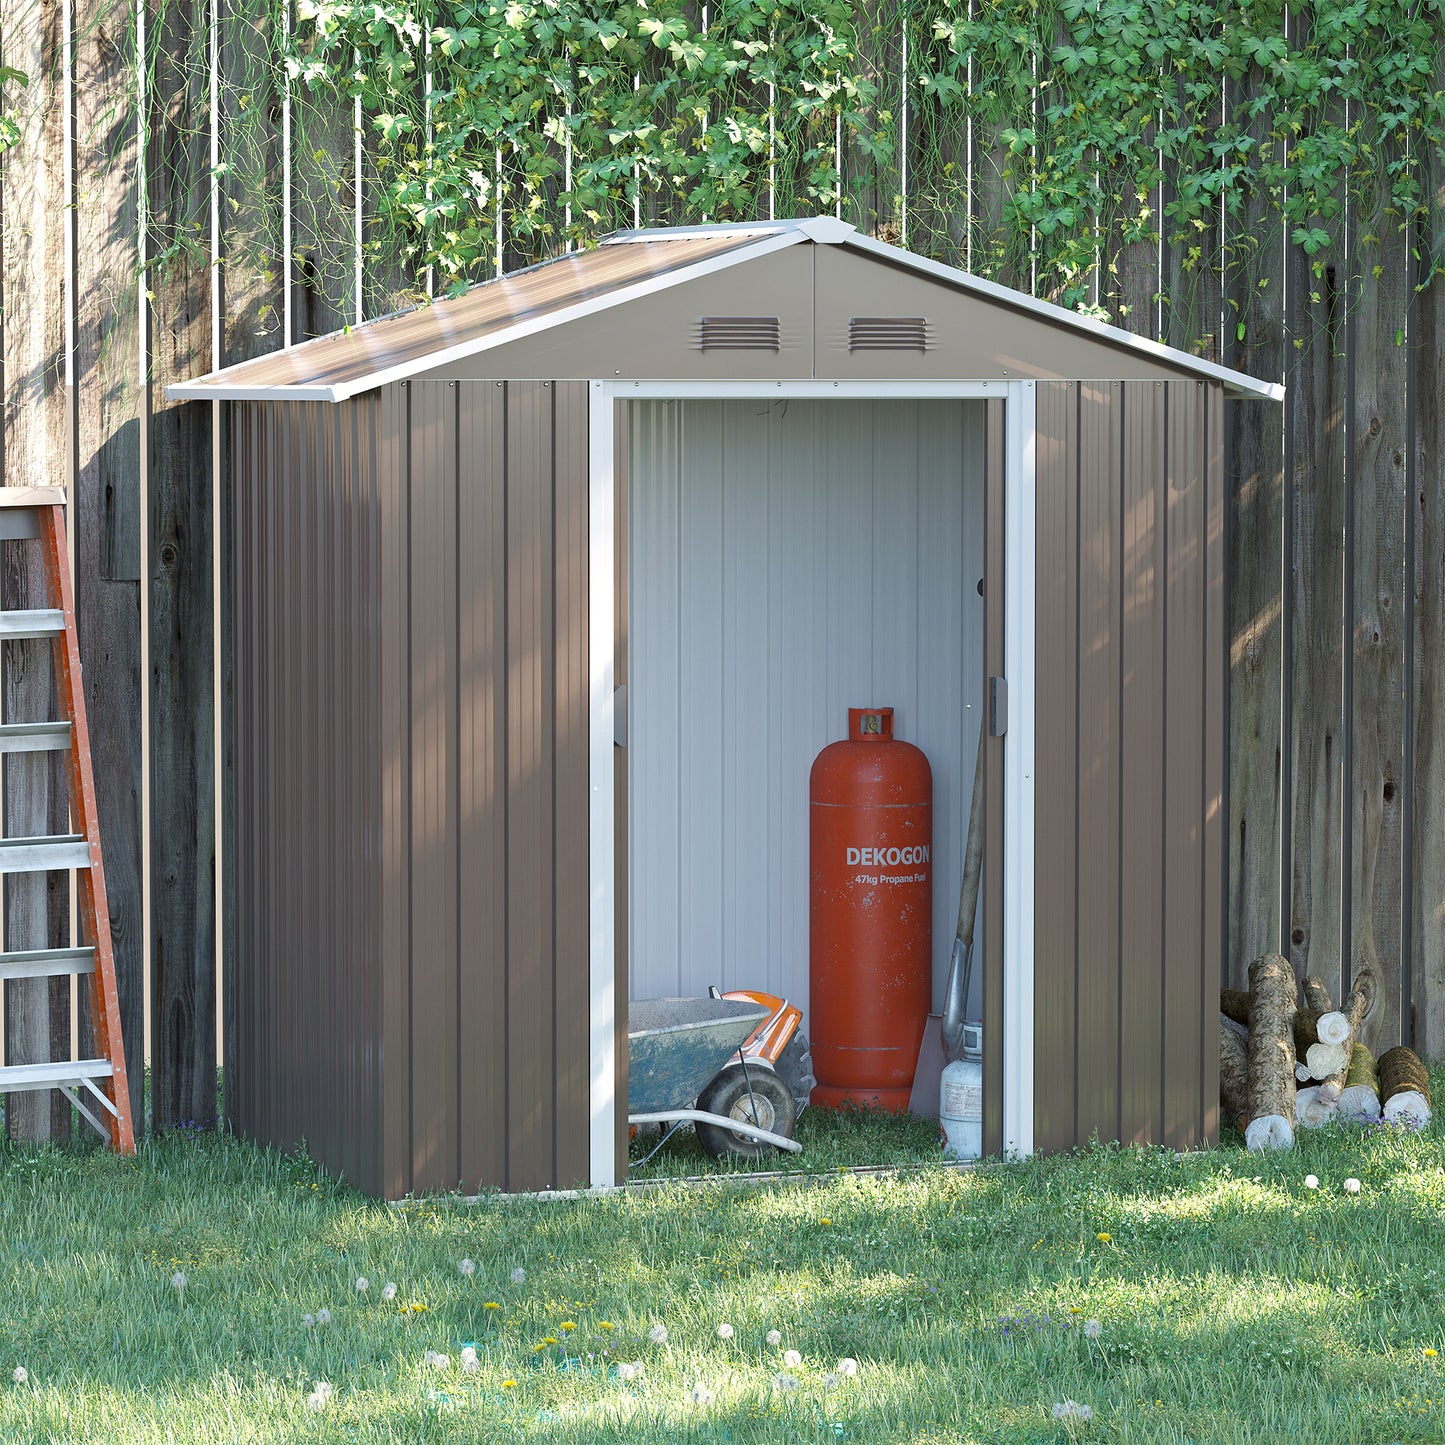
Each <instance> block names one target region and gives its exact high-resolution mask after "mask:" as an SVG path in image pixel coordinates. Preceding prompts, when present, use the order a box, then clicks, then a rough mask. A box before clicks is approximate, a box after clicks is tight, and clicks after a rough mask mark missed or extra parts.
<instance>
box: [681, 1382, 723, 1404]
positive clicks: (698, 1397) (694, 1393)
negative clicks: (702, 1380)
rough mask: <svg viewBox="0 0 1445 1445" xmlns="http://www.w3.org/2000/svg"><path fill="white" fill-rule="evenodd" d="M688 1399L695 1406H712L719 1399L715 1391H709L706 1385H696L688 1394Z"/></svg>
mask: <svg viewBox="0 0 1445 1445" xmlns="http://www.w3.org/2000/svg"><path fill="white" fill-rule="evenodd" d="M687 1397H688V1399H689V1400H691V1401H692V1403H693V1404H694V1405H711V1404H712V1402H713V1401H714V1400H715V1399H716V1398H717V1395H716V1394H715V1392H714V1391H712V1390H709V1389H708V1387H707V1386H706V1385H694V1386H693V1387H692V1389H691V1390H690V1391H689V1392H688V1396H687Z"/></svg>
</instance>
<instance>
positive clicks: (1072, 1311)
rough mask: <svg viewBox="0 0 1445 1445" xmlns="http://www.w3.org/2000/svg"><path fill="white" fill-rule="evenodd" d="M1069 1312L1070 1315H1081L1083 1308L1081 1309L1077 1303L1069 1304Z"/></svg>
mask: <svg viewBox="0 0 1445 1445" xmlns="http://www.w3.org/2000/svg"><path fill="white" fill-rule="evenodd" d="M1069 1313H1070V1314H1071V1315H1081V1314H1083V1310H1081V1309H1080V1308H1079V1307H1078V1305H1070V1306H1069Z"/></svg>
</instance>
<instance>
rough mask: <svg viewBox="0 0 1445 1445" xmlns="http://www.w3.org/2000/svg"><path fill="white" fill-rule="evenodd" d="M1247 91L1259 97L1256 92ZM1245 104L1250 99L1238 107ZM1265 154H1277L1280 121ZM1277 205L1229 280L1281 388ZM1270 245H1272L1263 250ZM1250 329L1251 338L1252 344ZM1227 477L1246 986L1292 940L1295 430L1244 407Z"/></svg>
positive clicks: (1257, 353) (1233, 852) (1235, 916)
mask: <svg viewBox="0 0 1445 1445" xmlns="http://www.w3.org/2000/svg"><path fill="white" fill-rule="evenodd" d="M1246 89H1247V87H1246ZM1232 102H1233V104H1234V105H1236V106H1237V105H1239V104H1241V103H1242V97H1241V96H1239V95H1237V94H1236V95H1235V96H1233V97H1232ZM1251 133H1252V135H1253V136H1254V139H1255V141H1256V143H1257V144H1262V145H1276V144H1281V143H1282V142H1281V141H1280V140H1279V139H1278V138H1271V137H1270V135H1269V131H1268V118H1267V117H1266V118H1264V119H1263V120H1258V119H1257V120H1255V121H1254V122H1253V123H1252V126H1251ZM1278 234H1279V230H1278V215H1277V212H1276V209H1275V206H1274V204H1273V202H1272V199H1271V198H1270V197H1269V196H1268V195H1267V194H1264V193H1263V192H1262V191H1255V192H1252V193H1250V194H1248V195H1246V196H1244V197H1243V198H1242V200H1241V204H1240V206H1239V209H1238V210H1237V211H1234V212H1233V213H1232V214H1231V215H1230V218H1229V228H1228V234H1227V243H1228V251H1229V272H1228V275H1227V277H1226V294H1227V297H1228V303H1229V305H1228V308H1227V309H1226V313H1225V324H1226V326H1227V327H1229V328H1234V329H1233V330H1232V331H1231V333H1230V335H1229V336H1228V338H1227V340H1228V345H1227V346H1226V350H1225V356H1226V360H1227V363H1228V364H1229V365H1230V366H1233V367H1236V368H1238V369H1239V370H1240V371H1245V372H1248V373H1249V374H1250V375H1252V376H1258V377H1263V378H1264V379H1266V380H1269V381H1275V380H1279V379H1280V378H1281V377H1282V375H1283V372H1284V311H1283V307H1284V275H1283V257H1282V255H1281V252H1280V247H1279V244H1278V241H1277V240H1275V241H1274V242H1273V244H1270V243H1269V242H1268V239H1267V238H1271V237H1275V238H1277V237H1278ZM1262 238H1263V239H1262ZM1240 328H1242V331H1243V334H1242V335H1241V334H1240ZM1230 420H1231V422H1232V426H1231V428H1230V436H1229V448H1228V451H1227V453H1226V468H1227V473H1228V476H1229V479H1230V484H1231V486H1232V489H1233V496H1232V503H1231V505H1232V512H1233V515H1232V517H1231V519H1230V557H1229V576H1230V579H1231V596H1230V615H1229V636H1230V680H1229V729H1230V741H1229V897H1230V932H1229V949H1228V964H1227V971H1226V979H1227V981H1228V982H1229V983H1231V984H1234V985H1236V986H1238V985H1239V984H1240V983H1241V981H1242V980H1244V979H1245V978H1246V975H1247V972H1248V969H1249V964H1250V961H1251V960H1252V959H1254V958H1256V957H1257V956H1258V955H1259V954H1261V953H1277V952H1278V951H1279V944H1280V937H1279V925H1280V735H1281V734H1280V708H1281V686H1282V681H1283V639H1282V635H1281V630H1280V599H1281V586H1282V576H1281V556H1282V547H1283V535H1282V529H1283V511H1282V508H1283V490H1284V471H1283V469H1284V428H1283V423H1282V420H1281V417H1280V413H1279V409H1278V408H1277V407H1274V406H1263V405H1259V404H1255V403H1247V404H1244V405H1236V406H1235V407H1234V408H1233V414H1232V416H1231V418H1230Z"/></svg>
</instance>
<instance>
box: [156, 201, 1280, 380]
mask: <svg viewBox="0 0 1445 1445" xmlns="http://www.w3.org/2000/svg"><path fill="white" fill-rule="evenodd" d="M807 243H813V244H817V245H829V246H835V245H836V246H842V247H846V248H848V249H849V250H850V251H852V252H854V253H856V254H857V255H859V256H860V257H870V258H872V259H873V261H875V262H876V263H879V264H882V265H886V266H888V267H890V268H892V267H901V268H904V269H906V270H911V271H914V272H917V273H919V274H920V275H921V276H925V277H927V278H928V279H929V280H931V281H933V282H934V283H936V284H937V283H941V284H944V285H947V286H951V287H953V288H955V289H957V290H958V291H961V292H964V293H966V294H970V295H973V296H975V297H977V298H978V299H979V300H985V301H988V302H992V303H994V304H995V305H998V306H1002V307H1005V308H1008V309H1010V310H1012V311H1014V312H1016V313H1020V314H1022V315H1027V316H1028V317H1029V318H1030V319H1032V320H1033V321H1034V322H1035V324H1037V323H1038V322H1040V321H1042V322H1044V323H1046V324H1048V325H1050V326H1053V327H1056V328H1059V329H1061V330H1063V331H1065V332H1068V333H1072V334H1073V335H1074V336H1075V337H1076V338H1077V340H1080V341H1086V342H1090V343H1093V344H1094V345H1097V346H1099V347H1100V348H1101V349H1102V350H1104V351H1113V352H1115V353H1116V354H1117V353H1119V352H1120V351H1122V352H1124V353H1127V354H1128V355H1129V356H1130V357H1131V359H1132V361H1133V363H1134V364H1135V365H1137V364H1138V362H1140V361H1141V360H1142V361H1148V360H1152V361H1153V362H1155V363H1157V364H1159V365H1160V366H1161V367H1165V368H1168V369H1170V370H1173V371H1183V372H1186V373H1189V374H1193V375H1196V376H1199V377H1201V378H1208V379H1209V380H1212V381H1216V382H1219V383H1221V384H1222V385H1223V387H1224V390H1225V394H1226V395H1228V396H1232V397H1239V398H1246V397H1254V398H1263V399H1267V400H1279V399H1280V398H1281V397H1282V396H1283V395H1284V388H1283V387H1281V386H1278V385H1274V384H1271V383H1268V382H1263V381H1259V380H1257V379H1256V378H1254V377H1251V376H1248V375H1246V374H1245V373H1243V372H1239V371H1234V370H1231V369H1230V368H1228V367H1223V366H1219V365H1217V364H1215V363H1213V362H1209V361H1205V360H1203V359H1202V358H1200V357H1197V356H1191V355H1189V354H1188V353H1187V352H1183V351H1179V350H1176V349H1175V348H1173V347H1168V346H1165V345H1163V344H1162V343H1160V342H1156V341H1151V340H1150V339H1148V338H1147V337H1142V336H1135V335H1134V334H1132V333H1131V332H1127V331H1123V330H1121V329H1120V328H1118V327H1115V326H1109V325H1106V324H1105V323H1102V322H1099V321H1095V320H1093V319H1092V318H1090V317H1085V316H1080V315H1078V314H1076V313H1075V312H1072V311H1067V310H1065V309H1064V308H1063V307H1060V306H1055V305H1053V304H1052V303H1050V302H1047V301H1040V300H1037V299H1036V298H1034V297H1032V296H1029V295H1026V294H1025V293H1023V292H1019V291H1013V290H1010V289H1009V288H1008V287H1005V286H999V285H996V284H995V283H993V282H991V281H985V280H982V279H981V278H979V277H977V276H973V275H970V274H969V273H968V272H966V271H960V270H958V269H957V268H955V267H952V266H946V265H943V264H942V263H940V262H937V261H930V260H928V259H926V258H924V257H921V256H916V255H914V254H913V253H911V252H909V251H905V250H902V249H901V248H899V247H897V246H890V245H888V244H887V243H885V242H882V241H876V240H873V239H872V238H871V237H867V236H864V235H862V234H861V233H860V232H858V231H857V230H855V228H854V227H852V226H850V225H848V224H846V223H845V222H843V221H838V220H834V219H833V218H832V217H829V216H824V217H818V218H816V219H814V220H807V221H779V222H775V223H766V224H756V225H733V226H685V227H676V228H670V229H650V230H641V231H623V232H619V233H617V234H615V235H612V236H608V237H606V238H605V239H604V240H603V241H602V242H601V244H600V245H599V246H598V247H597V248H596V249H595V250H591V251H581V252H574V253H571V254H568V255H566V256H560V257H557V258H556V259H555V260H552V261H546V262H543V263H542V264H540V265H538V266H533V267H530V268H529V269H527V270H525V271H521V272H517V273H514V274H512V275H509V276H503V277H498V278H497V279H495V280H493V281H487V282H483V283H482V284H480V285H478V286H475V287H473V288H472V289H471V290H470V291H468V292H466V293H465V294H464V295H462V296H459V297H455V298H449V299H447V300H443V301H438V302H435V303H433V304H432V305H430V306H424V307H418V308H416V309H415V310H411V311H406V312H402V313H400V314H398V315H396V316H391V317H384V318H382V319H380V320H377V321H371V322H368V323H366V324H365V325H362V326H357V327H351V328H348V329H347V330H345V331H341V332H337V333H335V334H333V335H330V336H324V337H318V338H317V339H315V340H312V341H306V342H302V343H301V344H300V345H297V346H293V347H290V348H288V349H286V350H284V351H279V352H275V353H272V354H271V355H269V356H263V357H259V358H257V359H255V360H253V361H246V362H242V363H240V364H238V365H236V366H230V367H226V368H224V369H222V370H220V371H216V372H212V373H211V374H210V375H208V376H203V377H199V378H197V379H195V380H193V381H188V382H181V383H177V384H175V385H172V386H170V387H168V388H167V395H168V396H169V397H170V398H172V399H173V400H213V401H214V400H234V401H256V400H263V401H330V402H338V401H344V400H346V399H347V398H348V397H351V396H355V395H357V394H359V393H361V392H365V391H371V390H373V389H375V388H376V387H379V386H384V385H387V384H389V383H391V382H396V381H403V380H406V379H407V378H408V377H411V376H416V375H418V374H421V373H424V372H434V371H436V370H437V368H439V367H444V366H446V365H448V364H450V363H454V362H458V361H461V360H463V359H465V358H467V357H470V356H475V355H477V354H478V353H480V352H484V351H489V350H492V349H493V348H496V347H499V346H505V345H507V344H508V343H511V342H515V341H519V340H522V339H524V338H526V337H529V336H535V335H538V334H539V333H542V332H545V331H548V330H551V329H553V328H555V327H559V326H563V325H566V324H567V323H569V322H572V321H576V320H579V319H580V318H584V317H587V316H590V315H593V314H595V313H597V312H600V311H605V310H610V309H612V308H615V307H619V306H625V305H626V304H627V303H628V302H630V301H636V300H639V299H640V298H642V297H645V296H652V295H655V294H656V293H659V292H662V291H666V290H668V289H670V288H672V287H676V286H679V285H683V284H685V283H687V282H689V281H693V280H697V279H699V278H701V277H704V276H707V275H709V274H711V273H713V272H715V271H720V270H724V269H729V268H733V267H738V266H743V265H746V264H747V263H748V262H750V261H754V260H757V259H759V258H761V257H763V256H766V255H769V254H772V253H773V252H776V251H778V250H781V249H783V248H785V247H789V246H795V245H799V244H807Z"/></svg>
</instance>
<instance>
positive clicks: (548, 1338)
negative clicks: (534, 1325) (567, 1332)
mask: <svg viewBox="0 0 1445 1445" xmlns="http://www.w3.org/2000/svg"><path fill="white" fill-rule="evenodd" d="M542 1343H543V1344H544V1345H555V1344H556V1343H557V1336H556V1335H544V1336H543V1337H542Z"/></svg>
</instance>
